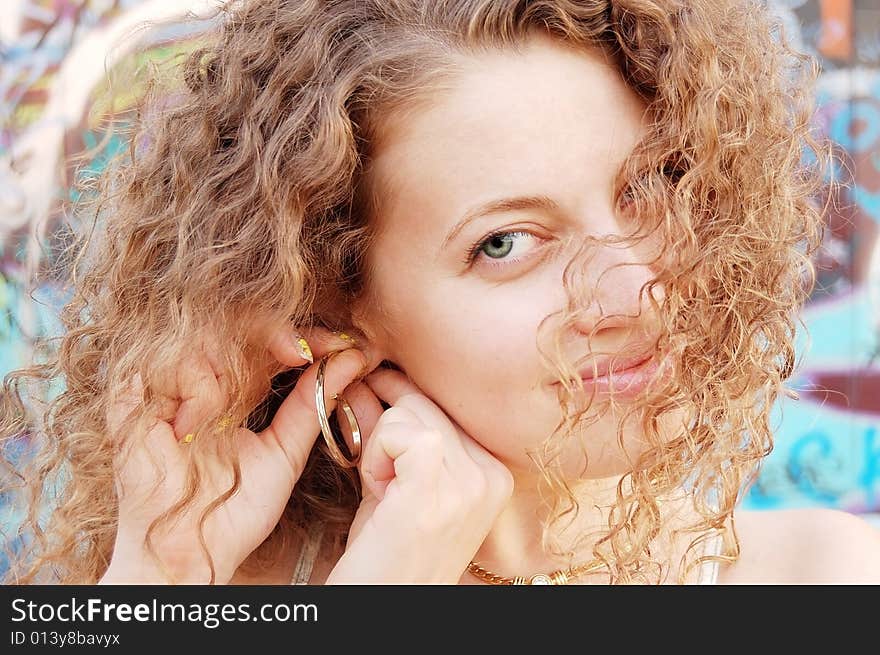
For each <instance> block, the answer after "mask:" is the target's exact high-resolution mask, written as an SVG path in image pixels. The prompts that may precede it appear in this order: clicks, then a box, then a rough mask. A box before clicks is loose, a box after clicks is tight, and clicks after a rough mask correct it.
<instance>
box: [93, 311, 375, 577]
mask: <svg viewBox="0 0 880 655" xmlns="http://www.w3.org/2000/svg"><path fill="white" fill-rule="evenodd" d="M304 336H305V338H306V340H307V341H308V344H309V345H310V346H311V348H312V354H313V358H314V360H315V361H316V362H317V360H318V359H319V358H320V357H321V356H323V355H324V354H326V353H328V352H330V351H333V350H341V351H342V352H340V353H339V354H338V355H335V356H334V357H332V358H331V359H330V361H329V362H328V364H327V369H326V373H325V390H326V403H327V411H328V412H330V411H332V410H333V408H334V407H335V404H336V401H335V400H333V398H332V396H333V394H335V393H341V392H342V391H343V389H345V387H346V386H348V385H349V384H351V382H352V381H353V380H354V379H355V378H356V377H357V376H358V375H359V374H362V372H363V371H364V370H365V368H366V366H367V361H366V358H365V356H364V354H363V353H362V352H361V351H359V350H357V349H354V348H349V346H350V345H351V342H350V341H346V340H343V339H341V338H339V337H337V336H335V335H333V334H332V333H330V332H329V331H326V330H318V329H316V330H312V331H309V332H306V333H305V334H304ZM268 351H269V353H270V354H271V356H272V357H274V358H275V359H277V362H275V364H276V368H277V363H278V362H280V363H281V364H282V365H284V366H288V367H293V366H302V365H304V364H308V363H309V360H308V359H306V358H305V357H304V356H303V354H302V352H303V351H301V350H300V349H298V347H297V342H296V340H295V335H294V332H293V331H292V330H291V329H290V328H289V327H287V326H285V328H284V329H281V330H279V331H278V332H277V333H276V334H275V335H274V336H273V337H271V338H270V342H269V344H268ZM220 371H221V368H220V366H219V365H218V362H217V361H216V360H215V351H213V350H212V349H211V348H210V347H207V346H206V345H204V344H203V345H202V346H200V347H198V348H195V349H194V351H193V352H192V353H191V354H190V355H189V356H188V357H187V359H186V360H185V361H184V362H183V363H182V364H181V365H180V366H179V367H178V368H177V370H176V371H174V372H172V373H171V374H170V375H169V376H167V381H166V383H165V385H164V388H161V389H153V391H154V392H156V393H158V394H159V395H160V396H161V398H162V406H163V407H164V409H163V410H161V411H160V414H161V415H156V416H151V417H149V419H150V422H151V423H152V425H151V426H150V427H149V428H148V429H147V431H146V434H142V435H129V438H126V439H124V440H122V443H121V450H120V456H119V457H118V459H117V461H116V462H115V464H116V475H117V489H118V491H119V497H120V501H119V522H118V529H117V536H116V543H115V547H114V553H113V558H112V561H111V563H110V566H109V568H108V570H107V573H106V575H105V576H104V577H103V578H102V580H101V582H102V583H105V584H106V583H110V584H113V583H146V584H149V583H160V584H162V583H166V582H174V583H190V584H197V583H208V582H210V580H211V574H210V567H209V565H208V560H207V558H206V557H205V554H204V553H203V551H202V548H201V546H200V541H199V519H200V517H201V515H202V514H203V513H204V511H205V509H206V508H208V507H209V505H210V504H211V503H212V502H214V501H215V500H216V499H217V498H218V497H220V496H221V494H223V493H224V492H226V491H227V490H228V489H229V488H230V487H231V486H232V484H233V481H234V478H233V471H232V470H231V469H232V467H231V466H230V464H229V462H228V461H220V458H219V455H217V453H216V452H215V450H214V449H213V448H211V447H210V446H211V444H210V443H196V442H192V443H189V442H188V441H189V438H190V437H188V436H187V435H190V434H191V433H192V432H193V431H194V430H195V426H196V425H197V424H198V423H199V422H200V421H203V420H206V419H207V418H209V417H211V416H214V415H218V414H222V412H223V409H224V407H226V398H227V391H226V390H227V388H228V385H227V383H226V380H224V378H223V376H222V375H221V373H220ZM316 374H317V364H312V365H311V366H309V367H308V369H306V370H305V371H304V372H303V373H302V375H301V376H300V378H299V380H298V381H297V384H296V387H295V388H294V390H293V391H292V392H291V393H290V394H289V395H288V396H287V398H286V399H285V400H284V402H283V403H282V404H281V406H280V408H279V409H278V411H277V413H276V414H275V417H274V419H273V421H272V423H271V425H269V427H268V428H266V429H265V430H263V431H262V432H260V433H259V434H256V433H254V432H252V431H250V430H247V429H245V428H238V429H237V430H236V432H235V437H234V439H235V445H236V447H237V450H238V457H239V462H240V466H241V477H240V486H239V488H238V490H237V491H236V493H235V494H233V495H232V496H231V497H229V498H228V499H226V500H225V502H223V504H222V505H221V506H220V507H218V508H216V509H215V510H213V511H212V512H211V514H210V515H209V516H208V518H207V520H206V521H205V524H204V538H205V543H206V546H207V549H208V551H209V552H210V553H211V556H212V558H213V562H214V567H215V573H216V574H215V578H214V582H215V583H217V584H224V583H226V582H228V581H229V580H230V579H231V577H232V575H233V573H234V572H235V570H236V569H237V568H238V566H239V565H240V564H241V562H242V561H244V559H245V558H246V557H247V556H248V555H249V554H250V553H251V552H252V551H253V550H254V549H255V548H256V547H257V546H258V545H259V544H260V543H262V542H263V541H264V540H265V539H266V537H267V536H268V535H269V534H270V532H271V531H272V529H273V528H274V527H275V525H276V524H277V523H278V520H279V519H280V517H281V514H282V512H283V510H284V507H285V505H286V504H287V502H288V500H289V499H290V495H291V492H292V490H293V486H294V484H295V483H296V481H297V480H298V479H299V477H300V475H301V474H302V471H303V468H304V467H305V463H306V460H307V458H308V455H309V452H310V450H311V448H312V445H313V444H314V441H315V439H316V437H317V435H318V434H319V433H320V426H319V424H318V417H317V413H316V411H315V400H314V394H315V378H316ZM142 399H143V389H142V386H141V381H140V380H134V381H133V383H132V385H131V388H130V389H128V390H127V392H126V394H125V397H124V398H123V402H121V403H120V404H119V405H117V406H116V407H114V408H113V409H112V410H111V412H110V414H109V415H108V426H110V429H111V433H113V434H114V437H115V438H121V435H119V434H118V426H119V425H120V424H121V422H122V419H123V418H125V416H126V414H127V413H128V412H129V410H131V409H132V408H135V407H137V406H138V405H140V404H141V403H142ZM132 437H134V438H132ZM209 438H210V435H204V434H200V435H199V436H198V437H197V440H203V439H209ZM193 457H195V458H197V468H198V472H199V476H198V478H199V479H198V481H197V484H196V485H194V487H195V488H194V491H193V492H194V493H195V500H194V502H193V504H191V505H189V506H188V507H187V508H186V510H185V511H184V512H183V513H182V514H181V515H179V516H177V517H176V518H174V519H173V520H172V521H171V522H170V523H162V524H161V525H159V526H158V527H157V529H156V530H154V532H153V534H152V544H153V547H154V549H155V551H156V553H157V554H158V555H159V557H160V558H161V559H162V561H163V564H164V566H165V570H166V573H167V574H170V576H171V579H170V580H169V579H167V576H166V575H163V574H162V572H161V570H160V568H159V567H158V566H157V565H156V564H155V563H154V561H153V559H152V558H151V557H149V555H148V554H147V552H146V550H145V548H144V537H145V535H146V534H147V530H148V528H149V526H150V524H151V523H152V522H153V521H154V520H155V519H156V518H158V517H160V516H162V515H163V514H165V513H166V512H168V511H169V510H170V511H172V512H174V511H176V509H175V505H176V504H177V503H178V502H179V501H180V500H181V496H182V494H183V493H184V492H185V491H188V489H187V469H188V466H189V461H190V459H191V458H193Z"/></svg>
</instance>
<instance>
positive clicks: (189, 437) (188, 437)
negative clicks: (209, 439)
mask: <svg viewBox="0 0 880 655" xmlns="http://www.w3.org/2000/svg"><path fill="white" fill-rule="evenodd" d="M195 438H196V435H194V434H193V433H192V432H190V433H189V434H187V435H186V436H185V437H184V438H183V443H192V440H193V439H195Z"/></svg>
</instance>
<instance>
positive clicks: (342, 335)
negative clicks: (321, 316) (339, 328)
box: [335, 332, 357, 345]
mask: <svg viewBox="0 0 880 655" xmlns="http://www.w3.org/2000/svg"><path fill="white" fill-rule="evenodd" d="M335 334H336V336H337V337H339V338H340V339H342V340H343V341H348V342H349V343H350V344H352V345H354V344H355V343H357V341H355V338H354V337H353V336H351V335H349V334H346V333H345V332H336V333H335Z"/></svg>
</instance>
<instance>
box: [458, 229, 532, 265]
mask: <svg viewBox="0 0 880 655" xmlns="http://www.w3.org/2000/svg"><path fill="white" fill-rule="evenodd" d="M526 237H528V238H532V239H537V237H535V236H534V235H533V234H532V233H530V232H523V231H521V230H513V231H510V230H509V231H506V232H504V231H500V232H495V233H493V234H490V235H489V236H488V237H486V238H485V239H481V240H480V241H477V242H476V243H475V244H474V245H473V246H471V248H470V249H469V250H468V254H467V256H466V257H465V260H464V262H465V264H471V263H473V262H474V261H475V260H476V259H478V258H479V256H480V253H483V254H485V256H486V258H487V259H489V260H493V261H495V262H498V263H497V264H494V263H493V264H490V265H491V266H503V265H506V264H508V263H511V262H516V261H519V260H520V259H521V258H520V257H513V258H510V257H509V255H510V253H511V252H513V251H514V250H518V251H523V248H522V247H520V246H519V244H520V243H522V242H524V241H525V242H527V241H528V239H527V238H526ZM528 250H529V248H528V246H525V251H526V252H528ZM517 254H519V252H518V253H517Z"/></svg>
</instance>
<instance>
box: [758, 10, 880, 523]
mask: <svg viewBox="0 0 880 655" xmlns="http://www.w3.org/2000/svg"><path fill="white" fill-rule="evenodd" d="M771 4H772V6H773V7H774V9H775V11H776V12H777V13H778V15H779V16H780V18H782V23H783V25H784V26H785V34H786V36H787V37H788V38H790V39H791V40H792V41H793V42H794V43H796V44H797V45H798V47H799V48H800V49H801V50H803V51H805V52H809V53H811V54H813V55H814V56H815V57H817V58H818V59H819V60H820V62H821V64H822V74H821V79H820V84H819V88H818V95H817V102H818V106H819V111H818V113H817V117H816V124H817V125H816V126H817V131H818V132H819V133H820V134H822V135H824V136H826V137H828V138H829V139H831V141H832V142H833V143H834V147H835V149H836V153H835V167H834V170H833V172H832V174H833V175H834V176H835V177H836V178H837V180H838V181H839V182H841V187H840V192H839V193H838V194H836V195H835V197H833V198H832V210H831V211H830V212H829V224H828V231H827V234H826V241H825V247H824V248H823V251H822V253H821V255H820V257H819V258H818V259H817V265H818V284H817V288H816V290H815V292H814V293H813V295H812V297H811V299H810V302H809V304H808V306H807V308H806V312H805V315H804V322H805V325H806V330H804V331H803V332H802V333H801V340H800V347H799V354H800V358H801V359H800V361H801V365H800V367H799V369H798V373H797V375H796V376H795V378H794V379H792V381H791V382H792V386H793V387H794V388H796V389H797V390H798V393H799V395H800V400H798V401H793V400H789V399H785V400H784V401H783V402H782V403H781V404H780V406H779V407H778V408H777V409H778V413H777V425H778V426H779V429H778V432H777V444H776V449H775V451H774V453H773V454H772V455H771V457H770V458H769V459H768V461H767V463H766V466H765V469H764V471H763V472H762V475H761V477H760V479H759V480H758V482H757V484H756V485H755V486H754V487H753V488H752V490H751V493H750V494H749V496H748V497H747V499H746V504H747V505H749V506H752V507H779V506H804V505H828V506H835V507H840V508H842V509H847V510H849V511H853V512H871V511H873V512H877V511H880V356H878V354H880V353H878V349H880V341H878V335H880V240H878V233H880V3H878V2H877V0H822V1H820V0H801V1H798V0H773V2H772V3H771Z"/></svg>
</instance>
